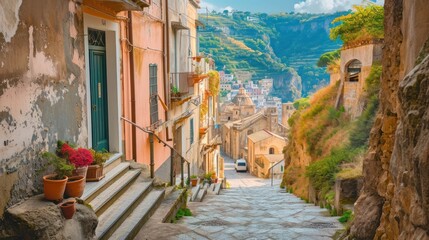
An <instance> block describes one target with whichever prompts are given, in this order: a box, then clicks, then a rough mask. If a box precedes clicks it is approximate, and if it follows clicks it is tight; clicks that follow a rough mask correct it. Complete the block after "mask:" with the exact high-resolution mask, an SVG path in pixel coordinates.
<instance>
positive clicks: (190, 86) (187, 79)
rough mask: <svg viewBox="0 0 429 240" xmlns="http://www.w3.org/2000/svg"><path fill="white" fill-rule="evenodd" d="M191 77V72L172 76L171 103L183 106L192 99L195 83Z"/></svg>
mask: <svg viewBox="0 0 429 240" xmlns="http://www.w3.org/2000/svg"><path fill="white" fill-rule="evenodd" d="M191 76H192V73H189V72H181V73H172V74H171V78H170V81H171V82H170V86H171V102H173V103H176V104H179V105H181V104H183V103H184V102H187V101H189V100H190V99H191V98H192V95H193V94H194V82H193V79H192V77H191Z"/></svg>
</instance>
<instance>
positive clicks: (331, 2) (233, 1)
mask: <svg viewBox="0 0 429 240" xmlns="http://www.w3.org/2000/svg"><path fill="white" fill-rule="evenodd" d="M363 1H371V2H376V3H378V4H383V3H384V0H262V1H261V0H202V2H201V8H202V9H201V10H203V9H205V8H206V7H207V8H208V9H209V10H210V11H212V10H215V11H223V10H225V9H228V10H232V9H235V10H241V11H250V12H265V13H278V12H292V11H293V12H306V13H333V12H338V11H346V10H349V9H351V8H352V6H353V5H359V4H362V2H363Z"/></svg>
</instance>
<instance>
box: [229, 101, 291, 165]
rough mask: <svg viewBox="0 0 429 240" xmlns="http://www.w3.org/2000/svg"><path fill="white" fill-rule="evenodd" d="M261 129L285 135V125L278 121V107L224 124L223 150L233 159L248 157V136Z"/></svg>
mask: <svg viewBox="0 0 429 240" xmlns="http://www.w3.org/2000/svg"><path fill="white" fill-rule="evenodd" d="M261 130H268V131H270V132H273V133H276V134H279V135H285V133H286V129H285V127H284V126H282V125H281V124H280V123H279V122H278V113H277V108H275V107H271V108H267V109H265V110H261V111H259V112H257V113H256V114H253V115H251V116H248V117H246V118H243V119H240V120H236V121H229V122H227V123H225V124H223V126H222V150H223V151H224V152H225V154H227V155H228V156H230V157H231V158H233V159H239V158H245V159H247V136H248V135H250V134H252V133H255V132H258V131H261Z"/></svg>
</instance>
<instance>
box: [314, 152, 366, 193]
mask: <svg viewBox="0 0 429 240" xmlns="http://www.w3.org/2000/svg"><path fill="white" fill-rule="evenodd" d="M362 151H364V149H363V148H357V149H352V148H350V147H342V148H338V149H333V150H332V151H331V154H330V155H328V156H327V157H325V158H323V159H322V160H319V161H316V162H314V163H312V164H311V165H310V166H308V168H307V173H306V175H307V177H308V178H309V179H310V181H311V183H312V186H313V187H314V188H315V189H316V190H317V191H320V192H322V195H323V196H324V195H325V194H326V193H328V192H329V190H330V189H331V187H332V186H333V185H334V183H335V174H336V173H337V172H339V170H340V165H341V164H342V163H344V162H351V161H353V159H354V158H355V157H356V156H357V155H358V154H360V153H362Z"/></svg>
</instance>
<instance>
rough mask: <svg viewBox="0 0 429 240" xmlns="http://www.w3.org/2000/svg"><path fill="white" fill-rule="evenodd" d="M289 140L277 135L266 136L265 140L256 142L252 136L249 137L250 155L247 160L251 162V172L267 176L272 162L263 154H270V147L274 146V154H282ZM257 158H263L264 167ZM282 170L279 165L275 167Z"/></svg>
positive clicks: (258, 175)
mask: <svg viewBox="0 0 429 240" xmlns="http://www.w3.org/2000/svg"><path fill="white" fill-rule="evenodd" d="M286 144H287V142H286V140H285V139H281V138H278V137H275V136H272V137H269V138H266V139H264V140H261V141H258V142H254V141H253V140H251V139H250V138H249V139H248V144H247V146H248V149H249V157H248V160H247V162H248V163H249V172H250V173H251V174H253V175H255V176H257V177H267V172H268V169H269V167H270V162H269V161H268V159H266V158H265V157H264V156H263V155H264V154H269V153H270V152H269V151H270V148H274V154H282V151H283V148H284V147H285V146H286ZM256 158H259V159H261V161H263V163H264V167H263V168H262V167H261V166H259V165H258V164H256V163H255V160H256ZM278 170H280V168H279V167H276V168H275V171H278Z"/></svg>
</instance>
